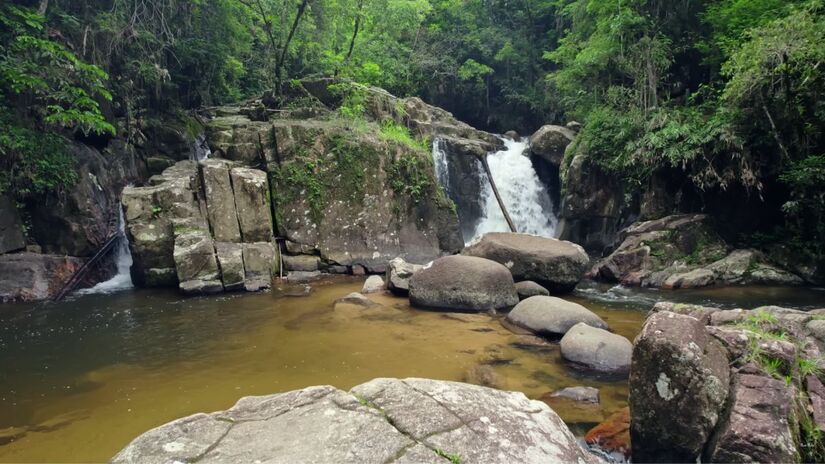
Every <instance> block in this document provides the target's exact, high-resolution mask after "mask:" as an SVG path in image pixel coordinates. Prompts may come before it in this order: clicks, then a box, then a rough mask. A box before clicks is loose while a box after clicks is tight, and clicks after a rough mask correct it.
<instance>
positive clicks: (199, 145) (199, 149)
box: [192, 134, 212, 161]
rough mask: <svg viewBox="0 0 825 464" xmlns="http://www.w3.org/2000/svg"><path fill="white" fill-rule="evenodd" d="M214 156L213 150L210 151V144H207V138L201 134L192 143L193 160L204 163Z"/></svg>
mask: <svg viewBox="0 0 825 464" xmlns="http://www.w3.org/2000/svg"><path fill="white" fill-rule="evenodd" d="M211 155H212V150H210V149H209V144H208V143H206V136H205V135H204V134H201V135H199V136H197V137H196V138H195V141H194V142H193V143H192V159H193V160H195V161H203V160H205V159H209V156H211Z"/></svg>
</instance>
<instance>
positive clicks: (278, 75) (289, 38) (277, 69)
mask: <svg viewBox="0 0 825 464" xmlns="http://www.w3.org/2000/svg"><path fill="white" fill-rule="evenodd" d="M307 3H308V0H301V4H300V5H298V14H296V15H295V21H293V22H292V28H291V29H290V30H289V35H288V36H286V42H285V43H284V46H283V48H281V57H280V58H278V64H277V65H276V66H275V79H276V81H277V82H276V85H277V91H278V94H279V95H280V94H281V89H282V87H281V84H282V83H283V78H282V73H283V69H284V62H285V61H286V52H287V51H288V50H289V43H290V42H292V37H293V36H294V35H295V30H296V29H298V24H299V23H300V22H301V16H303V15H304V10H306V7H307Z"/></svg>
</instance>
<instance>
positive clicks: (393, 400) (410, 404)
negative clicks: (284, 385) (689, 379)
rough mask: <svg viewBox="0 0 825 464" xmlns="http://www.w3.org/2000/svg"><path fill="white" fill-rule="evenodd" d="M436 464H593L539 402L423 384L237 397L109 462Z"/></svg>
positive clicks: (151, 435)
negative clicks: (446, 462)
mask: <svg viewBox="0 0 825 464" xmlns="http://www.w3.org/2000/svg"><path fill="white" fill-rule="evenodd" d="M273 437H276V438H277V439H273ZM443 459H450V460H453V461H454V462H456V461H459V460H460V461H461V462H468V463H470V462H485V463H510V462H519V463H547V462H577V463H581V464H587V463H597V462H600V460H599V459H598V458H596V457H595V456H594V455H592V454H590V453H588V452H587V451H585V450H584V449H582V448H581V446H579V445H578V443H577V442H576V438H575V437H574V436H573V434H572V433H571V432H570V430H569V429H568V428H567V427H566V426H565V425H564V423H563V422H562V420H561V419H560V418H559V417H558V416H557V415H556V414H555V413H554V412H553V411H552V410H551V409H550V408H548V407H547V406H546V405H544V404H543V403H541V402H538V401H531V400H529V399H527V398H526V397H525V396H524V395H523V394H522V393H515V392H504V391H499V390H493V389H490V388H484V387H478V386H473V385H467V384H461V383H456V382H445V381H436V380H425V379H405V380H398V379H376V380H373V381H370V382H367V383H365V384H362V385H358V386H356V387H355V388H353V389H352V390H350V392H345V391H342V390H338V389H336V388H334V387H331V386H323V387H309V388H305V389H303V390H295V391H291V392H287V393H281V394H276V395H269V396H259V397H246V398H242V399H241V400H240V401H238V402H237V403H236V404H235V406H233V407H232V408H231V409H228V410H226V411H220V412H214V413H209V414H203V413H199V414H195V415H192V416H189V417H186V418H183V419H178V420H176V421H173V422H170V423H168V424H165V425H162V426H160V427H158V428H155V429H152V430H150V431H148V432H146V433H144V434H143V435H141V436H139V437H137V438H136V439H135V440H133V441H132V442H131V443H130V444H129V445H128V446H126V447H125V448H124V449H123V450H121V451H120V452H119V453H118V454H117V455H116V456H115V457H114V458H113V459H112V462H113V463H116V464H125V463H155V462H158V463H160V462H191V461H196V460H197V461H198V462H203V463H212V462H256V461H261V462H264V461H265V462H271V463H296V462H330V463H332V462H335V463H385V462H399V463H401V462H405V463H414V462H436V461H439V462H440V461H442V460H443Z"/></svg>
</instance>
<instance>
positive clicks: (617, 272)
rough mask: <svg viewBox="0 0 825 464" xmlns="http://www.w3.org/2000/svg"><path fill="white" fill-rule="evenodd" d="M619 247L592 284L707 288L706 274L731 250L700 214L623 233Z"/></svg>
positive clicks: (634, 226)
mask: <svg viewBox="0 0 825 464" xmlns="http://www.w3.org/2000/svg"><path fill="white" fill-rule="evenodd" d="M620 237H621V244H620V245H619V246H618V247H617V248H616V249H615V250H614V251H613V252H612V253H611V254H610V255H609V256H607V257H605V258H604V259H602V260H600V261H599V262H598V263H596V265H595V266H593V268H592V269H591V270H590V272H589V273H588V275H589V276H590V277H592V278H595V279H599V280H603V281H607V282H618V283H621V284H623V285H629V286H642V287H661V286H667V287H668V288H688V287H697V286H704V285H709V284H711V283H713V282H714V280H715V273H714V272H712V271H710V270H708V269H702V268H703V267H706V266H708V265H710V264H711V263H713V262H715V261H717V260H719V259H720V258H722V257H724V256H725V255H726V254H727V245H726V244H725V242H724V241H723V240H722V238H721V237H720V236H719V235H718V234H717V233H716V232H715V231H714V229H713V227H712V226H711V224H710V219H709V218H708V217H707V216H705V215H701V214H681V215H674V216H667V217H664V218H661V219H656V220H653V221H644V222H637V223H634V224H632V225H631V226H630V227H628V228H626V229H624V230H623V231H622V232H621V234H620Z"/></svg>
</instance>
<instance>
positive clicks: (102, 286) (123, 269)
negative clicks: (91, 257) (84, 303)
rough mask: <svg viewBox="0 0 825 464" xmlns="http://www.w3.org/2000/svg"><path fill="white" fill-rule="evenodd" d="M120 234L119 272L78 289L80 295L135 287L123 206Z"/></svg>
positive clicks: (119, 224) (119, 225) (117, 259)
mask: <svg viewBox="0 0 825 464" xmlns="http://www.w3.org/2000/svg"><path fill="white" fill-rule="evenodd" d="M117 225H118V234H119V237H118V239H117V257H116V263H117V274H115V276H114V277H112V278H111V279H109V280H107V281H105V282H100V283H99V284H97V285H95V286H94V287H91V288H85V289H82V290H78V291H77V292H76V293H77V294H79V295H90V294H93V293H113V292H118V291H121V290H128V289H130V288H133V287H134V285H133V284H132V275H131V274H130V273H129V268H131V267H132V252H131V251H130V250H129V239H127V238H126V220H125V219H124V218H123V207H121V208H120V215H119V216H118V223H117Z"/></svg>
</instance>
